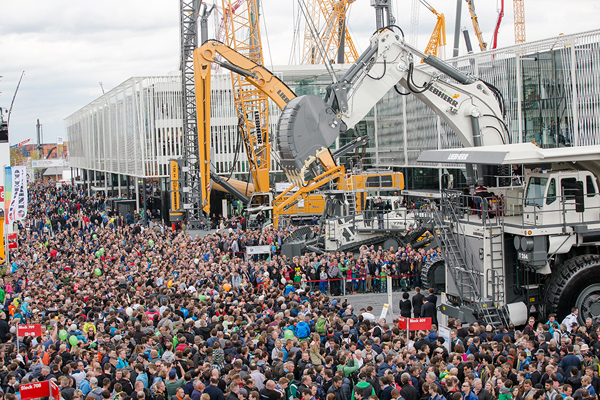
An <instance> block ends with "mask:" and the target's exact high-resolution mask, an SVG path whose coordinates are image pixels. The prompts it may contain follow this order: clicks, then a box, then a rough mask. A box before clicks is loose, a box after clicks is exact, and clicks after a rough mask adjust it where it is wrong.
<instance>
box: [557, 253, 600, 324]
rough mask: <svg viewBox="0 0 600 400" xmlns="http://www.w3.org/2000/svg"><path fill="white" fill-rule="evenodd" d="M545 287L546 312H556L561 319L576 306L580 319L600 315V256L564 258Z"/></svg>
mask: <svg viewBox="0 0 600 400" xmlns="http://www.w3.org/2000/svg"><path fill="white" fill-rule="evenodd" d="M546 287H547V289H546V296H545V304H546V308H547V312H546V314H550V313H554V314H556V319H557V320H558V321H562V319H563V318H564V317H566V316H567V315H568V314H570V313H571V308H572V307H577V308H578V309H579V320H580V322H584V321H585V319H586V318H588V317H589V318H592V319H593V320H595V319H596V318H597V317H599V316H600V256H599V255H595V254H587V255H582V256H576V257H573V258H571V259H569V260H567V261H565V262H564V263H563V264H561V265H560V266H559V267H558V268H557V269H556V270H554V271H552V277H551V278H550V281H549V282H548V284H547V286H546Z"/></svg>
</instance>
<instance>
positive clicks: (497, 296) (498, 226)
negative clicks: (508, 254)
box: [480, 214, 509, 328]
mask: <svg viewBox="0 0 600 400" xmlns="http://www.w3.org/2000/svg"><path fill="white" fill-rule="evenodd" d="M502 219H503V218H502V214H500V216H499V217H497V218H496V221H498V223H494V224H492V223H491V222H490V221H488V220H484V221H483V222H484V226H485V229H486V231H487V232H488V233H489V239H488V244H489V252H488V254H487V255H486V256H487V257H488V259H489V262H490V268H489V269H488V270H487V276H486V281H487V284H488V291H487V293H488V298H489V299H490V300H491V301H488V302H483V303H482V306H481V310H480V311H481V313H482V314H483V317H484V321H485V322H486V323H487V324H490V325H493V326H495V327H498V326H499V325H503V326H504V327H505V328H508V324H509V320H508V314H507V313H506V312H505V310H504V307H498V304H501V305H505V304H506V288H505V276H504V257H503V254H504V231H503V230H502Z"/></svg>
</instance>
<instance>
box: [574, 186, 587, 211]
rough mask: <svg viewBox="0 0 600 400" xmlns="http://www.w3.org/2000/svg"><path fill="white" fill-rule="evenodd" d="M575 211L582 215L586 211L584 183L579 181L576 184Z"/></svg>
mask: <svg viewBox="0 0 600 400" xmlns="http://www.w3.org/2000/svg"><path fill="white" fill-rule="evenodd" d="M575 211H576V212H578V213H582V212H584V211H585V205H584V203H583V182H582V181H577V183H576V184H575Z"/></svg>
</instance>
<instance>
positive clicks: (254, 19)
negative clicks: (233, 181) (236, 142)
mask: <svg viewBox="0 0 600 400" xmlns="http://www.w3.org/2000/svg"><path fill="white" fill-rule="evenodd" d="M222 9H223V15H224V17H223V22H224V23H223V29H224V33H225V41H226V44H227V46H229V47H230V48H232V49H233V50H235V51H236V52H238V53H240V54H242V55H244V56H245V57H247V58H248V59H249V60H251V61H253V62H254V63H256V64H257V65H263V64H264V62H263V53H262V44H261V37H260V28H259V18H258V14H259V12H258V1H257V0H245V1H240V0H236V1H232V0H222ZM205 73H208V71H205ZM231 81H232V83H233V98H234V104H235V107H236V110H237V113H238V118H239V127H240V129H241V130H242V135H241V137H242V142H243V144H244V148H245V150H246V155H247V157H248V164H249V172H250V175H251V177H252V183H253V184H254V188H255V190H256V191H257V192H265V193H266V192H268V191H269V171H270V168H271V143H270V134H269V103H268V97H267V95H266V94H265V93H264V92H263V91H261V90H259V89H257V88H256V87H255V86H254V85H252V84H251V83H250V82H248V81H247V80H246V79H244V77H243V76H241V75H239V74H236V73H233V72H232V73H231ZM203 84H204V85H207V84H208V85H210V79H208V80H203ZM197 87H198V86H197ZM207 89H208V90H210V87H208V88H207ZM197 107H198V108H203V110H202V115H208V116H209V115H210V102H204V103H203V102H202V101H201V102H197ZM207 120H209V119H207ZM207 120H204V121H199V126H200V127H202V128H203V129H198V135H199V136H201V137H200V143H206V144H207V145H205V148H206V150H205V151H204V152H203V154H201V160H205V161H204V168H203V171H202V181H203V182H204V184H203V185H202V192H203V193H202V198H203V199H206V200H204V204H203V209H204V211H205V212H209V210H210V201H209V199H210V185H209V184H208V182H209V181H210V141H211V140H210V134H211V133H210V124H208V125H207V124H206V121H207ZM232 168H235V166H232Z"/></svg>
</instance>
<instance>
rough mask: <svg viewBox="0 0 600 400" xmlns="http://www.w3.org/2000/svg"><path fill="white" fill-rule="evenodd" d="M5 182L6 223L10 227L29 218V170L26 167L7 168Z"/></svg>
mask: <svg viewBox="0 0 600 400" xmlns="http://www.w3.org/2000/svg"><path fill="white" fill-rule="evenodd" d="M4 182H5V184H4V185H5V186H4V207H5V209H6V212H5V215H4V221H5V223H6V225H10V224H12V223H13V222H15V221H21V220H23V219H25V217H26V216H27V170H26V169H25V167H6V168H5V180H4Z"/></svg>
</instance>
